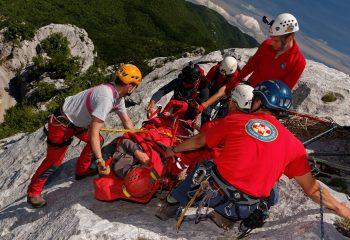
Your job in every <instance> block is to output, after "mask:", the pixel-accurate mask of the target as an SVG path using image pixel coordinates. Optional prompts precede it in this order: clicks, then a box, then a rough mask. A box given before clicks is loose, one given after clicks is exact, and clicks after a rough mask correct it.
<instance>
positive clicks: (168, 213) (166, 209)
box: [155, 195, 180, 221]
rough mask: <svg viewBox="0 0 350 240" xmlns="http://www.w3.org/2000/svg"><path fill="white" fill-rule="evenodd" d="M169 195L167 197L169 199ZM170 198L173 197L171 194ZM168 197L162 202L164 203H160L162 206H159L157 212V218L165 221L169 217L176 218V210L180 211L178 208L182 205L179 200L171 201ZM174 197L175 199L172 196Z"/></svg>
mask: <svg viewBox="0 0 350 240" xmlns="http://www.w3.org/2000/svg"><path fill="white" fill-rule="evenodd" d="M169 196H170V195H169ZM169 196H168V198H167V199H169ZM170 198H172V197H171V196H170ZM167 199H166V200H165V201H164V202H162V204H161V205H160V207H159V208H158V210H157V212H156V214H155V216H156V217H157V218H159V219H160V220H163V221H166V220H168V219H169V218H175V217H176V212H177V211H178V209H179V207H180V203H179V202H172V203H170V202H169V201H168V200H167ZM172 199H174V198H172Z"/></svg>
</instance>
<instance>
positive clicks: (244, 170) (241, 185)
mask: <svg viewBox="0 0 350 240" xmlns="http://www.w3.org/2000/svg"><path fill="white" fill-rule="evenodd" d="M206 141H207V145H208V147H215V146H218V145H221V144H223V145H224V149H223V151H222V154H221V155H220V156H219V157H217V158H215V159H214V163H215V165H216V167H217V169H218V172H219V173H220V175H221V176H222V177H223V178H224V179H225V180H226V181H228V182H229V183H231V184H232V185H233V186H235V187H236V188H237V189H239V190H241V191H242V192H244V193H246V194H249V195H251V196H255V197H267V196H269V194H270V191H271V189H272V188H273V186H274V184H275V183H276V182H277V181H278V179H279V178H280V177H281V175H282V174H285V175H287V176H288V177H289V178H292V177H294V176H303V175H305V174H306V173H308V172H310V165H309V162H308V159H307V155H306V151H305V148H304V146H303V144H302V143H301V142H300V141H299V140H298V139H297V138H296V137H295V136H294V135H293V134H292V133H291V132H289V130H288V129H287V128H285V127H284V126H283V125H282V124H281V123H280V122H279V121H278V120H277V119H276V118H275V117H273V116H271V115H269V114H264V113H253V114H245V113H237V112H235V113H229V115H227V116H226V117H225V118H224V119H223V120H222V121H220V122H219V123H218V124H217V125H216V126H214V127H212V128H210V129H208V130H207V132H206Z"/></svg>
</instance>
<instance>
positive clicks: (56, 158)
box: [27, 116, 103, 197]
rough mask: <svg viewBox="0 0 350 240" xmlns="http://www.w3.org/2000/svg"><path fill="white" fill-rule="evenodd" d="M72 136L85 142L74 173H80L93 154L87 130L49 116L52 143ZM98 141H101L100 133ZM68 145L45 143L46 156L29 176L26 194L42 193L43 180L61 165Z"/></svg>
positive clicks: (88, 164)
mask: <svg viewBox="0 0 350 240" xmlns="http://www.w3.org/2000/svg"><path fill="white" fill-rule="evenodd" d="M73 136H76V137H77V138H79V139H80V140H82V141H84V142H86V146H85V147H84V149H83V151H82V153H81V154H80V156H79V158H78V161H77V164H76V168H75V173H76V174H77V175H82V174H84V173H86V172H87V171H88V170H89V168H90V164H91V159H92V155H93V153H92V151H91V145H90V143H89V134H88V131H87V130H86V129H83V128H78V127H65V126H63V125H62V124H60V122H58V121H57V120H56V119H55V117H53V116H51V117H50V118H49V121H48V136H47V138H48V139H49V140H50V141H51V142H52V143H55V144H61V143H64V142H68V141H69V139H71V138H72V137H73ZM100 141H103V138H102V136H101V135H100ZM68 147H69V142H68V143H67V144H66V145H64V146H53V145H50V144H48V145H47V153H46V158H45V159H44V161H43V162H42V163H41V165H40V166H39V168H38V169H37V170H36V172H35V174H34V175H33V177H32V178H31V182H30V184H29V186H28V190H27V193H28V196H30V197H31V196H35V195H39V194H41V193H42V191H43V188H44V184H45V182H46V181H47V179H48V177H49V176H50V175H51V174H52V173H53V172H54V171H55V170H56V169H57V168H58V167H59V166H60V165H61V163H62V161H63V159H64V156H65V155H66V152H67V149H68Z"/></svg>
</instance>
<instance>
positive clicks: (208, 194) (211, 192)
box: [195, 184, 219, 224]
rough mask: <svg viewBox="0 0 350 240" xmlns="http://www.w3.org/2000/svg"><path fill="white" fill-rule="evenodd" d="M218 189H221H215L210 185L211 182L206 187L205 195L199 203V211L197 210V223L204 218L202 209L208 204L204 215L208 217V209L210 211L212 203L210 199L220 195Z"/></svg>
mask: <svg viewBox="0 0 350 240" xmlns="http://www.w3.org/2000/svg"><path fill="white" fill-rule="evenodd" d="M218 191H219V190H213V189H212V188H211V186H210V184H207V185H206V186H205V188H204V192H205V194H204V197H203V199H202V201H201V202H200V203H199V205H198V208H197V211H196V220H195V223H196V224H197V223H199V222H200V220H201V218H202V214H201V210H202V208H204V206H205V205H206V204H207V209H206V211H205V214H204V217H206V216H207V215H208V211H209V205H210V199H212V198H215V197H216V196H217V195H218Z"/></svg>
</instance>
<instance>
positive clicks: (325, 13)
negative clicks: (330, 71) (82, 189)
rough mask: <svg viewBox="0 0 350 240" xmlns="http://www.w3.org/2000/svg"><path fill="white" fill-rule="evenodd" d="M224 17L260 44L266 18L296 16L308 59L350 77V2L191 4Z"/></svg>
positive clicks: (200, 0) (224, 0)
mask: <svg viewBox="0 0 350 240" xmlns="http://www.w3.org/2000/svg"><path fill="white" fill-rule="evenodd" d="M189 1H191V2H194V3H197V4H201V5H204V6H207V7H209V8H211V9H213V10H215V11H217V12H219V13H220V14H221V15H223V16H224V17H225V18H226V19H227V20H228V21H229V22H230V23H231V24H233V25H235V26H237V27H239V28H240V29H241V30H242V31H244V32H246V33H248V34H249V35H251V36H253V37H254V38H255V39H257V40H258V41H259V42H262V41H263V40H264V39H265V38H267V37H268V35H267V31H268V27H267V25H265V24H263V23H262V21H261V18H262V16H264V15H267V16H268V17H269V18H270V19H274V18H275V17H276V16H277V15H278V14H280V13H285V12H288V13H291V14H293V15H294V16H295V17H296V18H297V20H298V22H299V26H300V31H299V33H298V34H297V37H296V38H297V42H298V44H299V46H300V48H301V51H302V53H303V54H304V55H305V56H306V58H308V59H312V60H316V61H318V62H321V63H324V64H326V65H327V66H330V67H333V68H336V69H338V70H340V71H342V72H345V73H347V74H350V43H349V40H350V31H349V30H350V27H349V26H350V1H340V0H307V1H305V0H290V1H281V0H189Z"/></svg>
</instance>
